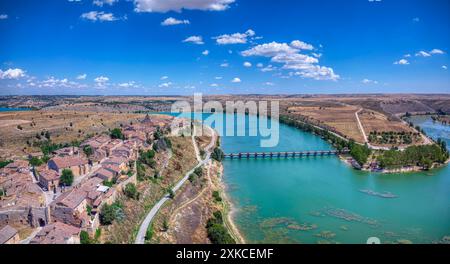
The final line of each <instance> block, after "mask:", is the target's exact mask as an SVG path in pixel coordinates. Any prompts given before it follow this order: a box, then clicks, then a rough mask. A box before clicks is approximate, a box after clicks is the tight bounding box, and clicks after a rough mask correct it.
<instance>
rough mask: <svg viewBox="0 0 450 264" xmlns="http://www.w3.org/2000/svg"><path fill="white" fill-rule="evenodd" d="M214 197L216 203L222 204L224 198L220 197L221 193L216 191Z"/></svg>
mask: <svg viewBox="0 0 450 264" xmlns="http://www.w3.org/2000/svg"><path fill="white" fill-rule="evenodd" d="M212 196H213V198H214V200H215V201H216V202H222V197H220V193H219V192H218V191H214V192H213V193H212Z"/></svg>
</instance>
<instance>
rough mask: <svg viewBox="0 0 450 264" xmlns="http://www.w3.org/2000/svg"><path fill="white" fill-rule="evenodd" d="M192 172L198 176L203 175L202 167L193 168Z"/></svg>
mask: <svg viewBox="0 0 450 264" xmlns="http://www.w3.org/2000/svg"><path fill="white" fill-rule="evenodd" d="M194 173H195V174H197V175H198V176H199V177H202V176H203V167H197V168H195V170H194Z"/></svg>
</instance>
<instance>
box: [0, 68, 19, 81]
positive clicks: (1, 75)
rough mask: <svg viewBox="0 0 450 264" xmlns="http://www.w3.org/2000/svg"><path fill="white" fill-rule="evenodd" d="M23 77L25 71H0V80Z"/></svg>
mask: <svg viewBox="0 0 450 264" xmlns="http://www.w3.org/2000/svg"><path fill="white" fill-rule="evenodd" d="M22 77H25V71H24V70H22V69H8V70H6V71H2V70H0V79H2V80H3V79H9V80H12V79H20V78H22Z"/></svg>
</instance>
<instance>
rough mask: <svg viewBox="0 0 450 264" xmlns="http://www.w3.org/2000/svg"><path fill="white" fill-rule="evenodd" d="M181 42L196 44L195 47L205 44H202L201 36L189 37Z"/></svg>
mask: <svg viewBox="0 0 450 264" xmlns="http://www.w3.org/2000/svg"><path fill="white" fill-rule="evenodd" d="M183 42H187V43H193V44H197V45H203V44H205V42H203V38H202V37H201V36H190V37H188V38H187V39H185V40H183Z"/></svg>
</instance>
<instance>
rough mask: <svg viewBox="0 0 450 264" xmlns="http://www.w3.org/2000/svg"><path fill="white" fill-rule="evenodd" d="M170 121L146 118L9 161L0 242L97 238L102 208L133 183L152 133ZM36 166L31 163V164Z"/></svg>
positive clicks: (2, 175)
mask: <svg viewBox="0 0 450 264" xmlns="http://www.w3.org/2000/svg"><path fill="white" fill-rule="evenodd" d="M171 122H172V118H170V117H165V118H159V117H158V118H154V117H153V116H152V117H150V116H149V115H146V117H145V118H144V119H143V120H142V121H141V122H139V123H134V124H130V125H126V126H123V127H122V128H116V129H113V130H112V131H111V133H110V134H106V133H104V134H99V135H95V136H93V137H91V138H88V139H86V140H85V141H83V142H82V143H81V144H80V145H79V146H78V147H75V146H69V147H64V148H61V149H57V150H55V151H52V153H51V156H50V157H49V158H50V159H49V160H48V162H46V163H44V164H42V165H39V166H36V164H34V163H35V162H32V161H33V160H36V159H40V158H42V157H43V154H42V153H30V155H29V156H28V157H26V158H25V157H24V158H23V159H16V160H13V161H12V162H11V163H9V164H7V165H6V166H4V167H3V168H1V169H0V244H78V243H80V234H82V233H83V234H87V235H88V236H89V237H93V236H95V234H96V232H97V230H98V228H99V226H100V224H101V223H100V222H101V221H100V218H99V215H100V210H101V208H102V207H103V206H104V205H111V204H112V203H114V201H115V200H116V199H117V197H118V196H120V195H122V194H123V192H124V189H125V188H127V187H133V185H134V186H135V185H136V183H137V167H136V166H137V165H136V162H137V159H138V158H139V153H140V152H141V151H148V150H151V149H152V148H153V144H154V135H155V133H167V132H168V131H170V124H171ZM32 163H33V164H34V165H33V164H32Z"/></svg>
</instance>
